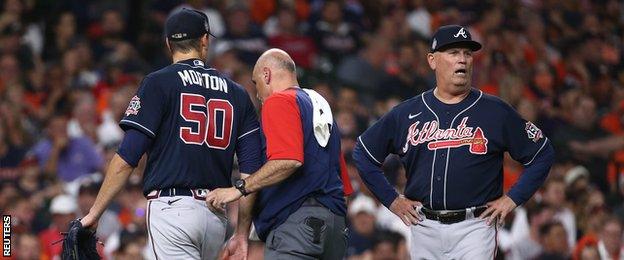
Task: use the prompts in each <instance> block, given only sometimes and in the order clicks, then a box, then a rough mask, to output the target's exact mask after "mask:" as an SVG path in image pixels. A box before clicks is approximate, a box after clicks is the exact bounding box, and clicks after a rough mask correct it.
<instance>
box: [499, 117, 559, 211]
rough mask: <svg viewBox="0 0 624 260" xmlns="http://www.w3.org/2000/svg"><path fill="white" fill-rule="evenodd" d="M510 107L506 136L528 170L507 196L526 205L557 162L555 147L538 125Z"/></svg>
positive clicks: (511, 153)
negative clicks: (555, 161)
mask: <svg viewBox="0 0 624 260" xmlns="http://www.w3.org/2000/svg"><path fill="white" fill-rule="evenodd" d="M508 109H509V112H508V114H507V117H506V120H505V124H504V128H503V138H504V141H505V143H506V145H507V150H508V151H509V154H510V155H511V157H512V158H513V159H514V160H516V161H518V162H520V163H522V164H523V165H524V166H525V169H524V171H523V172H522V174H521V176H520V179H519V180H518V182H517V183H516V184H515V185H514V186H513V187H512V188H511V189H510V190H509V192H508V194H507V195H508V196H509V197H510V198H511V199H512V200H513V201H514V202H515V203H516V205H522V204H523V203H524V202H526V201H527V200H528V199H529V198H530V197H531V196H533V194H534V193H535V191H537V189H538V188H539V187H540V186H541V185H542V184H543V183H544V180H546V177H547V176H548V172H549V171H550V167H551V166H552V164H553V162H554V149H553V148H552V145H551V144H550V141H549V140H548V138H547V137H545V136H543V134H542V131H541V130H540V129H539V128H538V127H537V126H535V125H534V124H533V123H531V122H529V121H526V120H524V119H522V117H520V115H519V114H518V113H517V112H516V111H515V110H513V109H512V108H511V107H508Z"/></svg>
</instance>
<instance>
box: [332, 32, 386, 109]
mask: <svg viewBox="0 0 624 260" xmlns="http://www.w3.org/2000/svg"><path fill="white" fill-rule="evenodd" d="M388 47H389V46H388V42H387V41H386V40H384V39H383V38H376V39H372V40H371V41H370V42H368V44H367V45H366V47H365V48H364V49H363V50H362V51H361V52H360V53H359V54H357V55H354V56H350V57H347V58H345V59H343V60H342V62H341V63H340V65H338V70H337V71H336V74H337V77H338V79H339V80H341V82H343V83H344V84H346V85H348V86H351V87H353V88H355V89H356V90H358V92H360V93H361V94H363V95H365V96H367V97H371V96H372V95H375V94H376V93H377V91H378V88H379V87H380V86H381V82H382V79H384V78H385V77H387V74H386V73H385V70H384V69H385V68H384V65H385V61H386V57H387V55H388V53H389V49H388Z"/></svg>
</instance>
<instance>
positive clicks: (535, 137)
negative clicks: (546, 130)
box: [524, 122, 544, 143]
mask: <svg viewBox="0 0 624 260" xmlns="http://www.w3.org/2000/svg"><path fill="white" fill-rule="evenodd" d="M524 130H526V133H527V137H528V138H529V139H531V141H533V142H535V143H537V141H539V140H540V139H542V137H544V135H543V134H542V130H540V129H539V128H537V126H535V125H534V124H533V123H531V122H526V127H524Z"/></svg>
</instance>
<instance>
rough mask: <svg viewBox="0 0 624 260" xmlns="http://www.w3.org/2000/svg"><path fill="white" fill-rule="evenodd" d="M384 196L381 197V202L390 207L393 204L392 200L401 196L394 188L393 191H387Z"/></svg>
mask: <svg viewBox="0 0 624 260" xmlns="http://www.w3.org/2000/svg"><path fill="white" fill-rule="evenodd" d="M382 196H383V198H382V197H380V198H379V201H381V204H383V205H384V206H386V208H388V209H389V208H390V205H392V202H394V200H395V199H396V198H397V197H399V194H398V193H397V192H396V191H395V190H394V189H393V190H391V191H388V192H386V193H385V194H383V195H382Z"/></svg>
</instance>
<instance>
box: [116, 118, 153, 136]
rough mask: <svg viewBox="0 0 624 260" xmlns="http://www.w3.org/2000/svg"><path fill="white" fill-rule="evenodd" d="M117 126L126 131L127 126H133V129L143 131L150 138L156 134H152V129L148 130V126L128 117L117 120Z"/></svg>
mask: <svg viewBox="0 0 624 260" xmlns="http://www.w3.org/2000/svg"><path fill="white" fill-rule="evenodd" d="M119 127H121V129H123V130H124V131H127V130H128V129H129V128H133V129H136V130H139V131H141V132H142V133H144V134H145V135H147V136H149V137H151V138H154V137H156V134H154V131H152V130H150V129H149V128H147V127H145V126H143V125H141V124H139V123H137V122H134V121H130V120H128V119H122V120H121V121H119Z"/></svg>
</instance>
